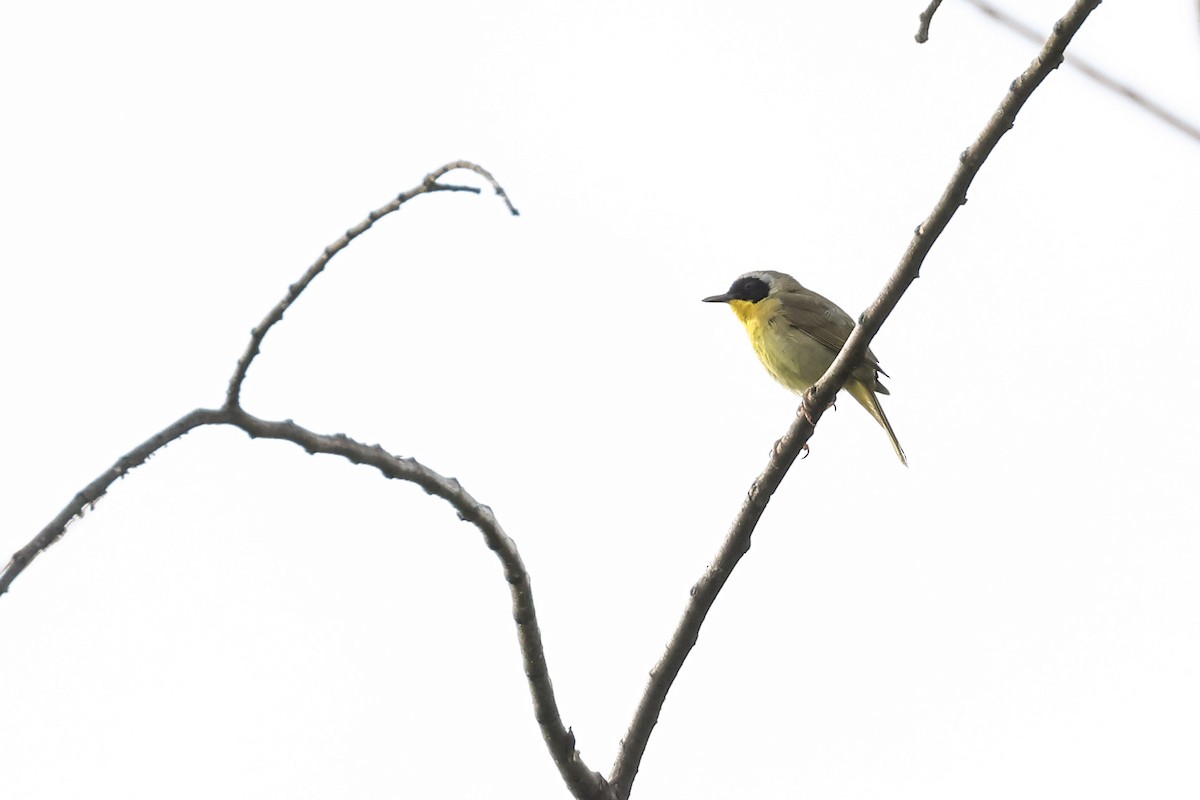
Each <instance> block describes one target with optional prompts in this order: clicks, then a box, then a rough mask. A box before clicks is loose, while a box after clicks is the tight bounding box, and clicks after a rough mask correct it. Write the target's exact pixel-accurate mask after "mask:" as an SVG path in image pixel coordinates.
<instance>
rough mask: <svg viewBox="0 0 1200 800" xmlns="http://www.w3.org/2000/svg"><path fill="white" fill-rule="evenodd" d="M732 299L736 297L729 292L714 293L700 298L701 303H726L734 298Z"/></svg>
mask: <svg viewBox="0 0 1200 800" xmlns="http://www.w3.org/2000/svg"><path fill="white" fill-rule="evenodd" d="M734 299H736V298H734V296H733V295H731V294H730V293H729V292H726V293H725V294H714V295H713V296H712V297H706V298H704V299H703V300H701V301H700V302H701V303H728V302H729V301H730V300H734Z"/></svg>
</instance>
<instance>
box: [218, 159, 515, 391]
mask: <svg viewBox="0 0 1200 800" xmlns="http://www.w3.org/2000/svg"><path fill="white" fill-rule="evenodd" d="M456 169H466V170H470V171H472V172H474V173H476V174H477V175H479V176H481V177H482V178H483V179H484V180H486V181H487V182H488V183H490V184H491V185H492V189H494V190H495V192H496V194H497V195H499V196H500V199H502V200H503V201H504V204H505V205H506V206H508V210H509V211H510V212H511V213H512V215H513V216H519V214H520V212H518V211H517V209H516V208H514V207H513V204H512V201H510V200H509V199H508V194H507V193H506V192H505V191H504V189H503V187H501V186H500V184H499V183H497V182H496V179H495V178H494V177H492V173H490V172H488V171H487V170H486V169H484V168H483V167H481V166H479V165H478V164H473V163H471V162H470V161H452V162H450V163H449V164H445V165H443V166H441V167H438V168H437V169H435V170H434V171H433V172H431V173H429V174H428V175H426V176H425V180H423V181H422V182H421V183H420V184H419V185H418V186H415V187H413V188H412V189H409V190H408V191H407V192H401V193H400V194H398V195H396V197H395V198H394V199H393V200H392V201H391V202H390V203H388V204H387V205H385V206H383V207H381V208H377V209H375V210H374V211H372V212H371V213H370V214H367V218H366V219H364V220H363V221H362V222H360V223H358V224H357V225H355V226H354V227H353V228H351V229H350V230H348V231H346V232H345V233H344V234H343V235H342V237H341V238H340V239H338V240H337V241H336V242H334V243H333V244H331V245H329V246H328V247H326V248H325V250H324V251H323V252H322V253H321V256H320V257H319V258H318V259H317V260H316V261H314V262H313V265H312V266H311V267H309V268H308V269H307V270H306V271H305V272H304V274H303V275H301V276H300V279H299V280H298V281H296V282H295V283H293V284H292V285H291V286H289V287H288V290H287V294H285V295H284V296H283V299H282V300H280V301H279V302H278V303H276V304H275V307H274V308H272V309H271V310H270V311H269V312H268V313H267V316H265V317H263V320H262V322H260V323H258V325H256V326H255V327H254V328H253V329H252V330H251V331H250V343H249V344H247V345H246V350H245V352H243V353H242V357H241V358H239V359H238V362H237V367H236V368H235V369H234V371H233V377H232V378H230V379H229V388H228V390H226V392H225V405H226V406H229V407H235V406H237V405H238V404H239V403H240V402H241V394H242V384H243V383H244V382H245V380H246V372H247V371H248V370H249V369H250V364H251V363H252V362H253V361H254V359H255V357H256V356H257V355H258V352H259V349H260V348H261V347H262V342H263V339H264V338H265V337H266V335H267V332H268V331H270V330H271V326H273V325H274V324H275V323H276V322H279V320H281V319H283V315H284V313H285V312H286V311H287V310H288V309H289V308H290V307H291V305H292V303H294V302H296V298H298V297H299V296H300V293H301V292H303V291H304V290H305V289H307V288H308V285H309V284H310V283H312V282H313V280H314V279H315V278H316V277H317V276H318V275H320V274H321V273H322V272H323V271H324V270H325V266H326V265H327V264H328V263H329V261H330V259H332V258H333V257H334V256H335V255H337V254H338V253H339V252H341V251H342V250H344V249H345V248H346V246H347V245H349V244H350V242H352V241H354V240H355V239H356V238H358V237H359V236H361V235H362V234H364V233H366V232H367V230H368V229H370V227H371V226H372V225H374V224H375V223H376V222H377V221H379V220H380V219H381V218H382V217H386V216H387V215H388V214H391V213H392V212H393V211H396V210H398V209H399V208H400V206H402V205H404V204H405V203H407V202H408V201H409V200H412V199H413V198H414V197H416V196H418V195H422V194H427V193H429V192H474V193H475V194H479V188H478V187H475V186H457V185H453V184H445V183H438V180H439V179H440V178H441V177H442V176H443V175H445V174H446V173H447V172H450V171H452V170H456Z"/></svg>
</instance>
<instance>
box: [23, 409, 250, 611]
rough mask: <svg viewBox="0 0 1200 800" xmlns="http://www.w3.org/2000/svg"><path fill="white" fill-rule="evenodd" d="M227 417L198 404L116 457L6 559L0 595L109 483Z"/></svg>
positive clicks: (104, 490)
mask: <svg viewBox="0 0 1200 800" xmlns="http://www.w3.org/2000/svg"><path fill="white" fill-rule="evenodd" d="M226 417H227V414H226V412H225V411H224V410H223V409H220V410H218V409H206V408H198V409H196V410H195V411H191V412H189V413H187V414H184V415H183V416H182V417H180V418H179V419H177V420H175V421H174V422H172V423H171V424H170V425H168V426H167V427H165V428H163V429H162V430H161V431H159V432H158V433H156V434H154V435H153V436H151V437H150V438H149V439H147V440H146V441H144V442H142V443H141V444H139V445H138V446H137V447H135V448H133V449H132V450H130V451H129V452H128V453H126V454H125V455H123V456H121V457H120V458H118V459H117V461H116V463H115V464H113V465H112V466H111V467H109V468H108V469H106V470H105V471H104V472H103V473H101V474H100V476H99V477H98V478H96V479H95V480H94V481H92V482H91V483H89V484H88V485H87V486H85V487H83V489H82V490H81V491H80V492H78V493H77V494H76V495H75V496H74V497H72V498H71V502H69V503H67V504H66V505H65V506H64V507H63V510H62V511H60V512H58V516H56V517H55V518H54V519H52V520H50V522H49V524H47V525H46V527H44V528H42V530H41V532H40V533H38V535H37V536H35V537H33V539H31V540H30V542H29V544H27V545H25V546H24V547H22V548H21V549H20V550H18V551H17V552H15V553H13V557H12V558H11V559H10V560H9V562H8V564H6V565H5V567H4V569H3V570H2V571H0V595H3V594H4V593H5V592H7V591H8V587H9V585H10V584H12V582H13V581H14V580H16V578H17V576H18V575H20V574H21V573H22V572H24V571H25V568H26V567H28V566H29V565H30V564H31V563H32V562H33V560H34V559H35V558H37V557H38V556H39V555H41V554H42V551H44V550H45V549H46V548H47V547H49V546H50V545H52V544H54V543H55V542H57V541H58V540H59V539H61V538H62V537H63V534H65V533H66V532H67V526H68V525H69V524H71V521H72V520H73V519H75V518H76V517H82V516H83V513H84V511H86V510H87V509H90V508H92V507H93V506H95V505H96V501H97V500H99V499H100V498H101V497H103V496H104V494H105V492H107V491H108V487H110V486H112V485H113V484H114V483H115V482H116V481H117V479H118V478H122V477H124V476H125V474H126V473H127V472H129V471H130V470H131V469H133V468H134V467H139V466H141V465H142V464H144V463H145V462H146V459H148V458H149V457H150V456H151V455H153V454H154V452H155V451H156V450H159V449H160V448H162V447H165V446H166V445H168V444H170V443H171V442H173V441H175V440H176V439H179V438H181V437H182V436H184V435H185V434H187V433H189V432H190V431H192V430H195V429H196V428H198V427H200V426H201V425H219V424H221V423H223V422H227V421H228V420H227V418H226Z"/></svg>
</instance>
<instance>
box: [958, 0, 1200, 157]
mask: <svg viewBox="0 0 1200 800" xmlns="http://www.w3.org/2000/svg"><path fill="white" fill-rule="evenodd" d="M966 2H968V3H970V4H971V5H973V6H975V7H976V8H977V9H979V10H980V11H981V12H982V13H984V14H987V15H988V16H989V17H991V18H992V19H994V20H996V21H997V22H999V23H1000V24H1001V25H1003V26H1004V27H1006V28H1008V29H1009V30H1011V31H1013V32H1015V33H1017V34H1018V35H1020V36H1023V37H1024V38H1026V39H1028V40H1029V41H1032V42H1040V41H1041V40H1042V34H1041V33H1039V32H1038V31H1037V30H1036V29H1034V28H1032V27H1030V26H1028V25H1026V24H1025V23H1023V22H1021V21H1020V20H1018V19H1017V18H1016V17H1014V16H1012V15H1011V14H1009V13H1007V12H1005V11H1004V10H1003V9H1001V8H998V7H997V6H994V5H992V4H991V3H988V2H986V0H966ZM1065 58H1066V62H1067V63H1068V64H1070V65H1071V66H1072V67H1074V68H1075V69H1077V70H1079V71H1080V72H1082V73H1083V74H1084V75H1086V76H1088V77H1089V78H1091V79H1092V80H1094V81H1095V82H1096V83H1098V84H1100V85H1101V86H1103V87H1104V88H1105V89H1108V90H1109V91H1112V92H1116V93H1117V94H1119V95H1121V96H1122V97H1124V98H1125V99H1126V100H1128V101H1129V102H1131V103H1133V104H1134V105H1136V106H1138V107H1140V108H1141V109H1142V110H1143V111H1145V112H1146V113H1148V114H1150V115H1151V116H1155V117H1158V119H1159V121H1160V122H1165V123H1166V124H1167V125H1170V126H1171V127H1172V128H1174V129H1175V130H1177V131H1179V132H1180V133H1182V134H1183V135H1185V136H1188V137H1191V138H1192V139H1195V140H1196V141H1200V126H1196V125H1194V124H1192V123H1191V122H1188V121H1187V120H1186V119H1184V118H1183V117H1181V116H1179V115H1178V114H1176V113H1175V112H1174V111H1172V110H1171V109H1169V108H1167V107H1166V106H1163V105H1161V104H1160V103H1156V102H1155V101H1153V100H1151V99H1150V98H1149V97H1147V96H1146V95H1145V94H1143V93H1141V92H1139V91H1138V90H1137V89H1134V88H1133V87H1132V86H1130V85H1129V84H1127V83H1125V82H1123V81H1119V80H1117V79H1116V78H1114V77H1112V76H1111V75H1109V74H1108V73H1107V72H1105V71H1104V70H1102V69H1100V68H1099V67H1097V66H1096V65H1094V64H1093V63H1092V62H1090V61H1087V60H1086V59H1083V58H1080V57H1079V56H1076V55H1072V54H1070V53H1068V54H1066V57H1065Z"/></svg>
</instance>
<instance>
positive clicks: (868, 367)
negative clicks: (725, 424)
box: [704, 270, 908, 466]
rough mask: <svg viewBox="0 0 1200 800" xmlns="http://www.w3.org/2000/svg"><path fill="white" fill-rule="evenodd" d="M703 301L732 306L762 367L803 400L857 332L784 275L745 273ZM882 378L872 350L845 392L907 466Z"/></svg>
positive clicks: (834, 306) (835, 309)
mask: <svg viewBox="0 0 1200 800" xmlns="http://www.w3.org/2000/svg"><path fill="white" fill-rule="evenodd" d="M704 302H706V303H728V304H729V306H730V308H732V309H733V313H735V314H737V317H738V319H740V320H741V321H742V324H743V325H745V326H746V332H747V333H748V334H750V344H752V345H754V352H755V353H758V358H759V360H760V361H762V363H763V366H765V367H766V368H767V371H768V372H770V373H771V375H772V376H774V378H775V380H777V381H779V382H780V383H782V384H783V385H784V386H786V387H787V388H789V389H791V390H792V391H793V392H796V393H797V394H801V395H803V394H804V392H806V391H808V389H809V388H810V387H811V386H812V385H813V384H814V383H816V382H817V381H818V380H820V379H821V376H822V375H824V374H825V370H827V369H829V365H830V364H832V363H833V359H834V358H836V357H837V354H838V353H839V352H841V350H842V345H844V344H845V343H846V339H847V338H848V337H849V336H850V332H851V331H853V330H854V320H853V319H851V318H850V315H849V314H847V313H846V312H845V311H843V310H842V309H840V308H839V307H838V306H837V304H836V303H834V302H833V301H831V300H827V299H826V298H824V297H822V296H821V295H819V294H817V293H816V292H814V291H812V290H811V289H805V288H804V287H803V286H801V285H800V282H799V281H797V280H796V279H795V278H793V277H792V276H791V275H785V274H783V273H782V272H772V271H771V270H762V271H759V272H747V273H746V274H745V275H742V276H741V277H740V278H738V279H737V280H736V281H734V282H733V285H732V286H730V287H729V291H727V292H725V294H717V295H713V296H712V297H706V298H704ZM881 373H882V374H883V375H887V373H886V372H884V371H883V370H882V369H880V367H879V361H878V360H876V358H875V354H874V353H872V352H871V351H870V350H868V351H867V354H866V356H865V357H864V358H863V361H862V363H861V364H860V365H859V366H858V367H857V368H856V369H855V370H854V372H852V373H850V377H849V378H848V379H847V380H846V383H845V385H844V386H842V388H843V389H845V390H846V391H847V392H849V393H850V396H851V397H853V398H854V399H855V400H857V401H858V402H859V403H860V404H861V405H862V407H863V408H865V409H866V410H867V411H868V412H870V414H871V416H872V417H874V418H875V421H876V422H878V423H879V424H880V425H882V426H883V429H884V430H885V431H887V435H888V437H889V438H890V439H891V440H892V447H893V448H895V450H896V455H897V456H899V457H900V462H901V463H902V464H904V465H906V466H907V465H908V459H906V458H905V457H904V448H902V447H901V446H900V442H899V441H898V440H897V439H896V433H895V431H893V430H892V425H891V423H889V422H888V418H887V415H886V414H884V413H883V406H881V405H879V398H878V397H877V396H876V395H877V394H890V393H889V392H888V390H887V387H885V386H884V385H883V384H881V383H880V382H879V375H880V374H881Z"/></svg>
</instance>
